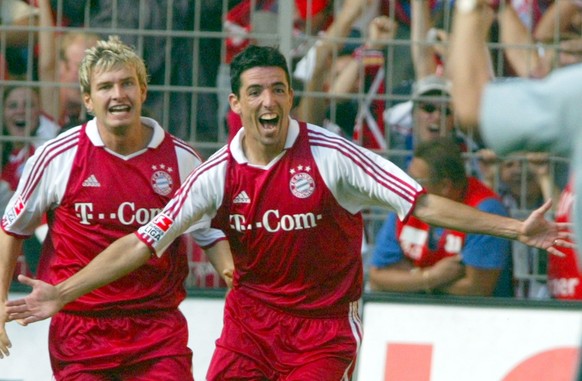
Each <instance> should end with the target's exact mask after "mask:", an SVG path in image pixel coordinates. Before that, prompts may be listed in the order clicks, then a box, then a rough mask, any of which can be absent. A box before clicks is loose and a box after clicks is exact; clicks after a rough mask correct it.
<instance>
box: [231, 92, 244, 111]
mask: <svg viewBox="0 0 582 381" xmlns="http://www.w3.org/2000/svg"><path fill="white" fill-rule="evenodd" d="M228 103H229V104H230V109H231V110H232V111H233V112H234V113H235V114H238V115H240V114H241V107H240V101H239V99H238V97H237V96H236V94H234V93H230V94H229V95H228Z"/></svg>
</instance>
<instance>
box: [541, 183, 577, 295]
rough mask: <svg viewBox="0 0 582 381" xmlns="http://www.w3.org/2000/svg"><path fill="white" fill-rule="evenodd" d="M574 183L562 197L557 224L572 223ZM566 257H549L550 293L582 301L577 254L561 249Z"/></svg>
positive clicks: (568, 185)
mask: <svg viewBox="0 0 582 381" xmlns="http://www.w3.org/2000/svg"><path fill="white" fill-rule="evenodd" d="M574 197H575V195H574V192H573V181H572V179H570V182H568V184H567V185H566V187H565V188H564V190H563V191H562V195H561V196H560V201H559V203H558V210H557V211H556V222H571V221H572V219H571V213H572V210H573V208H572V206H573V205H574ZM560 251H561V252H562V253H564V254H565V257H558V256H556V255H549V256H548V283H549V286H550V293H551V295H552V297H554V298H556V299H564V300H582V286H581V285H580V283H581V282H582V275H581V274H580V272H579V271H578V265H577V259H576V252H575V250H573V249H566V248H560Z"/></svg>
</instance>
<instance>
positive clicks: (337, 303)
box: [137, 120, 423, 317]
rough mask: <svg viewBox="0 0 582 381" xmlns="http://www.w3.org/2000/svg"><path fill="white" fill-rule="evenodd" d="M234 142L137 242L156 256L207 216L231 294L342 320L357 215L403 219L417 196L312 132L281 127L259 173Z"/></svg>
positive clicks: (351, 284)
mask: <svg viewBox="0 0 582 381" xmlns="http://www.w3.org/2000/svg"><path fill="white" fill-rule="evenodd" d="M243 135H244V129H242V130H241V131H239V134H238V135H237V136H235V137H234V139H232V140H231V142H230V143H229V145H228V146H227V147H224V148H222V149H221V150H219V151H217V152H216V153H215V154H214V155H212V156H211V157H210V158H209V159H208V160H207V161H206V162H205V163H203V164H202V165H201V166H200V167H198V168H197V169H196V170H194V172H193V173H192V174H191V175H190V177H189V178H188V180H187V181H186V182H185V183H184V186H182V188H181V189H180V191H179V192H178V193H177V194H176V196H175V197H174V198H173V199H172V201H170V203H168V205H167V206H166V208H165V209H164V211H163V212H162V213H161V214H160V215H159V216H157V217H156V218H155V219H154V220H152V221H151V222H150V223H149V224H148V225H146V226H143V227H142V228H140V229H139V231H138V232H137V235H138V237H139V238H140V239H141V240H142V241H144V242H145V243H146V244H148V245H149V246H151V247H152V249H153V250H155V251H156V253H157V254H158V255H160V256H163V251H164V249H165V247H167V245H168V244H169V243H170V242H172V241H173V239H174V238H175V237H176V236H178V235H179V234H181V233H182V232H183V231H184V230H186V229H187V228H188V226H189V224H191V223H192V222H194V221H196V219H197V217H198V216H200V215H204V214H207V215H210V216H214V217H213V219H212V227H214V228H217V229H220V230H222V231H224V233H225V235H226V236H227V237H228V239H229V243H230V247H231V250H232V252H233V258H234V264H235V277H234V287H235V289H237V290H239V291H240V292H242V293H245V294H246V295H248V296H251V297H252V298H253V299H254V300H258V301H260V302H261V303H266V304H268V305H270V306H272V307H274V308H277V309H283V310H285V311H287V312H290V313H293V314H296V315H300V316H314V315H315V316H326V317H329V316H347V314H348V313H349V309H350V303H353V302H354V301H357V300H358V299H359V298H360V297H361V293H362V276H363V269H362V254H361V246H362V234H363V224H362V217H361V214H360V211H361V210H362V208H368V207H374V206H378V207H384V208H386V209H388V210H392V211H395V212H396V213H398V215H399V216H400V218H402V219H404V218H406V217H407V216H408V215H409V214H410V212H411V210H412V206H413V204H414V202H415V201H416V198H417V197H418V196H419V195H420V194H421V193H422V192H423V190H422V188H421V187H420V185H419V184H417V183H416V182H415V181H414V180H413V179H411V178H410V177H409V176H408V175H407V174H406V173H404V172H403V171H402V170H401V169H400V168H398V167H396V166H395V165H394V164H393V163H391V162H389V161H388V160H386V159H384V158H382V157H381V156H378V155H374V154H373V153H371V152H370V151H368V150H365V149H363V148H361V147H359V146H357V145H355V144H354V143H351V142H349V141H347V140H346V139H344V138H342V137H340V136H338V135H336V134H334V133H331V132H329V131H326V130H324V129H322V128H319V127H316V126H313V125H305V124H303V123H301V124H300V123H298V122H296V121H294V120H291V121H290V124H289V132H288V136H287V141H286V144H285V150H284V152H282V153H281V155H279V156H278V157H277V158H275V159H274V160H273V161H272V162H271V163H269V164H268V165H265V166H256V165H251V164H250V163H248V160H247V159H246V156H245V155H244V151H243V149H242V146H241V139H242V136H243ZM210 244H211V243H210ZM202 246H205V245H202ZM227 303H228V301H227Z"/></svg>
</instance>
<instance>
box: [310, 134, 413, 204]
mask: <svg viewBox="0 0 582 381" xmlns="http://www.w3.org/2000/svg"><path fill="white" fill-rule="evenodd" d="M308 136H309V140H310V142H311V144H313V145H315V146H320V147H324V148H329V149H333V150H336V151H337V152H339V153H341V154H342V155H343V156H345V157H346V158H348V159H349V160H351V161H352V162H353V163H354V164H355V165H357V166H358V167H360V168H362V170H363V171H364V172H365V173H366V174H367V175H368V176H370V177H372V178H374V179H375V180H376V181H377V182H378V183H379V184H381V185H383V186H384V187H386V188H388V189H390V190H391V191H392V192H394V193H396V194H398V195H400V196H401V197H402V198H404V199H406V200H408V201H409V202H414V200H415V198H416V196H417V194H418V192H419V191H418V190H417V189H416V188H415V187H414V185H413V184H411V183H409V182H407V181H405V180H404V179H402V178H399V177H397V176H394V174H392V173H391V172H389V171H386V169H385V168H383V167H382V166H380V165H378V163H376V162H375V161H373V160H372V159H370V158H369V157H368V156H367V155H366V154H365V153H364V151H363V148H362V147H360V146H358V145H356V144H354V143H352V142H350V141H348V140H347V139H344V138H342V137H340V136H338V135H335V134H333V133H331V132H328V131H325V130H323V129H318V130H315V129H312V128H310V129H309V132H308Z"/></svg>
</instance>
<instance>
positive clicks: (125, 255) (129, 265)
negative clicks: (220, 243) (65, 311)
mask: <svg viewBox="0 0 582 381" xmlns="http://www.w3.org/2000/svg"><path fill="white" fill-rule="evenodd" d="M150 257H151V251H150V249H149V247H148V246H147V245H146V244H145V243H143V242H142V241H140V240H139V238H137V236H136V235H135V234H133V233H131V234H128V235H126V236H124V237H121V238H119V239H118V240H116V241H115V242H113V243H112V244H111V245H110V246H109V247H108V248H107V249H105V250H104V251H103V252H101V253H100V254H99V255H98V256H96V257H95V258H94V259H93V260H92V261H91V262H90V263H89V264H88V265H87V266H85V267H84V268H83V269H81V270H80V271H79V272H78V273H76V274H75V275H73V276H72V277H70V278H69V279H67V280H65V281H64V282H62V283H59V284H57V285H56V286H51V285H49V284H47V283H45V282H42V281H39V280H34V279H31V278H27V277H25V276H22V275H20V276H19V277H18V280H20V281H21V282H22V283H24V284H26V285H29V286H32V288H33V290H32V292H31V293H30V294H29V295H28V296H26V297H25V298H23V299H18V300H12V301H8V302H7V303H6V312H7V314H8V319H9V320H17V319H18V320H21V321H20V323H21V324H23V325H26V324H29V323H34V322H36V321H40V320H44V319H46V318H49V317H51V316H53V315H54V314H56V313H57V312H58V311H60V310H61V309H62V308H63V307H64V306H65V305H66V304H67V303H69V302H72V301H73V300H75V299H77V298H79V297H81V296H82V295H85V294H86V293H88V292H90V291H93V290H95V289H97V288H99V287H101V286H104V285H106V284H108V283H111V282H113V281H115V280H117V279H119V278H121V277H122V276H124V275H126V274H128V273H130V272H132V271H133V270H135V269H137V268H138V267H140V266H142V265H143V264H145V263H146V262H147V261H148V260H149V258H150Z"/></svg>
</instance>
